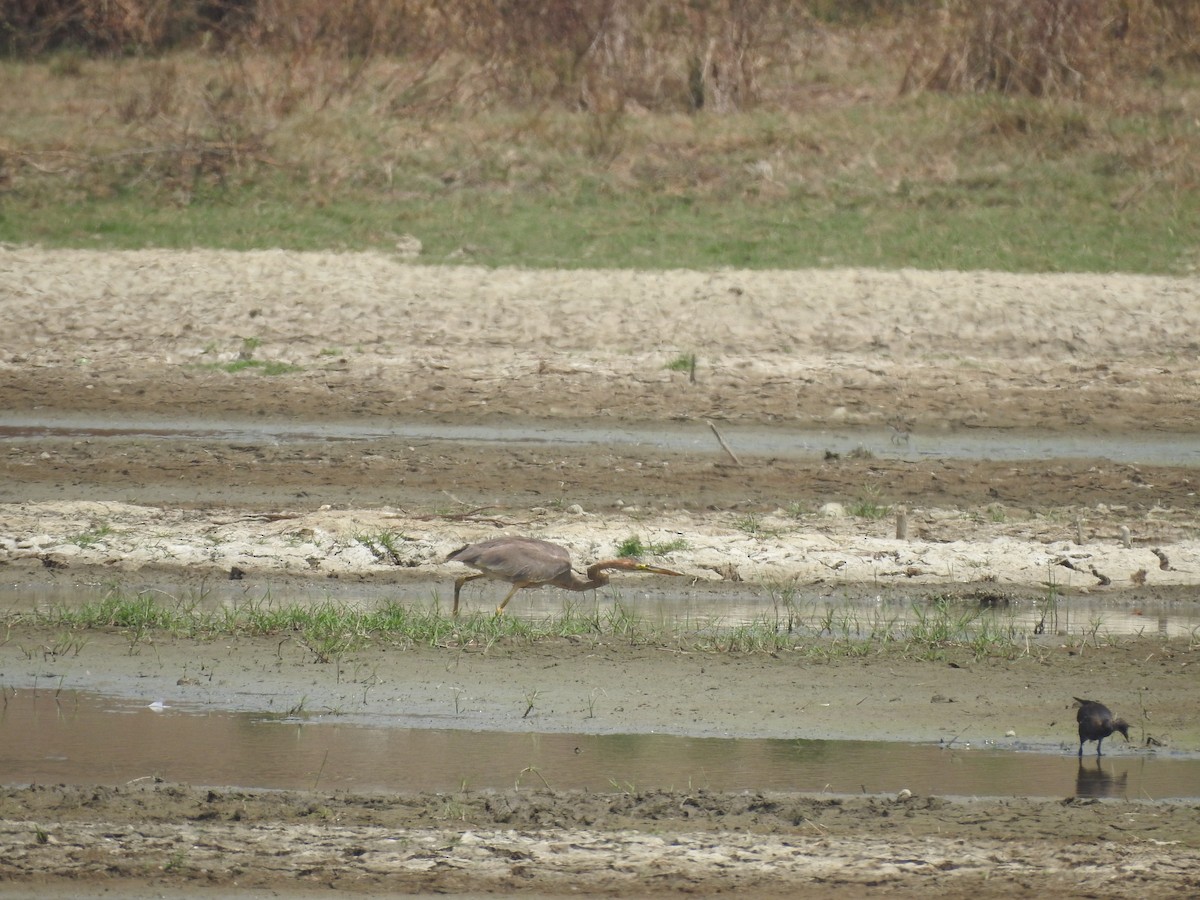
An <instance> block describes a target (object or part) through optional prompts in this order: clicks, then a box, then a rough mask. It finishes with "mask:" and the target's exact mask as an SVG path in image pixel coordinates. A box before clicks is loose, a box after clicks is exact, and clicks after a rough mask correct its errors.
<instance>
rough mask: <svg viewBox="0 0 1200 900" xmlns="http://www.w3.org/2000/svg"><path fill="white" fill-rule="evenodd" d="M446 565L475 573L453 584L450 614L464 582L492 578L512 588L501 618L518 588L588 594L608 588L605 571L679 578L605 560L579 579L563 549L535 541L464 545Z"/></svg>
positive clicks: (655, 569)
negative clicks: (454, 564) (458, 565)
mask: <svg viewBox="0 0 1200 900" xmlns="http://www.w3.org/2000/svg"><path fill="white" fill-rule="evenodd" d="M446 561H447V562H460V563H462V564H463V565H467V566H470V567H471V568H472V569H476V570H477V571H476V572H475V573H474V574H471V575H463V576H461V577H459V578H457V579H455V581H454V611H453V615H456V616H457V615H458V596H459V593H460V592H461V591H462V587H463V585H464V584H466V583H467V582H468V581H474V580H475V579H476V578H494V579H496V580H497V581H507V582H508V583H509V584H511V585H512V590H511V591H509V592H508V593H507V594H506V595H505V597H504V599H503V600H501V601H500V605H499V606H497V607H496V615H498V616H499V615H503V613H504V607H506V606H507V605H508V601H509V600H511V599H512V597H513V594H515V593H516V592H517V591H519V590H521V588H534V587H542V586H543V585H547V584H552V585H554V586H555V587H560V588H564V589H565V590H568V591H590V590H592V589H593V588H598V587H603V586H604V585H606V584H608V573H607V571H606V570H607V569H625V570H628V571H631V572H649V573H651V574H654V575H682V574H683V573H682V572H676V571H674V570H672V569H664V568H662V567H661V566H652V565H649V564H648V563H644V562H642V561H641V560H639V559H630V558H623V559H605V560H601V561H600V562H598V563H593V564H592V565H590V566H588V568H587V578H583V577H581V576H580V575H579V573H577V572H576V571H575V570H574V569H573V568H572V567H571V554H570V553H568V552H567V549H566V548H565V547H560V546H558V544H551V543H550V542H549V541H539V540H538V539H537V538H527V537H500V538H493V539H492V540H490V541H480V542H479V543H478V544H467V546H465V547H460V548H459V549H458V550H455V551H454V552H453V553H451V554H450V555H449V556H447V557H446Z"/></svg>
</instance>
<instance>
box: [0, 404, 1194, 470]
mask: <svg viewBox="0 0 1200 900" xmlns="http://www.w3.org/2000/svg"><path fill="white" fill-rule="evenodd" d="M721 433H722V436H723V439H724V440H725V441H726V443H727V444H728V445H729V446H730V448H731V449H732V450H733V451H734V452H735V453H737V454H739V455H741V454H745V455H746V456H748V457H749V456H773V457H780V458H785V459H787V458H803V457H811V456H816V455H821V454H824V453H825V452H827V451H828V452H833V453H849V452H851V451H854V450H859V449H863V450H869V451H871V452H872V453H875V454H878V455H881V456H899V457H909V458H922V457H936V458H952V459H971V460H977V459H991V460H1030V459H1073V458H1093V457H1096V458H1102V459H1109V460H1112V461H1113V462H1121V463H1136V464H1141V465H1172V466H1176V465H1179V466H1189V465H1200V442H1197V441H1196V440H1195V438H1194V436H1192V435H1173V434H1144V433H1143V434H1137V435H1133V436H1124V435H1096V434H1075V433H1071V432H1066V433H1053V434H1052V433H1045V432H1032V431H1017V430H1013V429H979V430H974V431H948V430H947V431H929V432H922V433H920V434H916V435H911V434H898V433H895V432H893V431H890V430H879V429H866V428H862V429H851V428H847V429H799V428H797V429H788V428H784V427H771V428H762V427H758V426H753V425H737V424H733V423H726V424H723V425H722V426H721ZM133 435H137V436H144V437H151V438H153V437H162V438H170V439H173V440H185V439H189V438H191V439H196V440H217V439H219V440H235V441H239V442H247V443H257V444H272V443H288V442H295V441H314V440H318V441H320V440H325V441H352V440H374V439H381V438H392V439H402V440H413V441H453V442H455V443H464V442H467V443H481V444H494V443H504V444H537V445H539V446H543V447H545V446H547V445H549V446H554V445H560V446H571V445H574V446H578V445H587V444H595V445H599V446H620V445H626V446H628V445H636V446H639V447H653V448H656V449H659V450H662V451H670V452H689V453H695V452H712V453H716V454H719V453H721V449H720V447H719V445H718V444H717V442H716V439H715V437H714V435H713V433H712V432H711V431H710V430H709V428H708V427H707V426H706V425H705V424H704V423H702V422H694V423H685V424H670V423H655V424H654V425H653V426H638V425H632V424H627V425H618V426H613V427H604V428H596V427H594V426H584V425H579V424H572V423H569V424H560V423H557V422H552V421H538V420H531V421H527V422H520V423H515V424H488V425H472V424H458V423H435V424H427V423H417V422H407V423H406V422H397V421H394V420H387V421H380V422H378V423H374V424H371V423H366V424H362V423H354V424H336V423H332V424H331V423H311V422H307V423H304V424H302V425H286V424H270V425H267V424H262V423H256V422H232V421H228V422H227V421H208V420H205V421H189V420H179V419H165V418H164V419H145V420H134V419H131V420H128V421H126V422H124V423H122V425H121V427H120V428H114V427H113V425H112V422H111V420H107V419H102V418H100V419H98V418H94V417H89V416H79V415H55V416H48V417H36V418H34V417H29V416H13V415H2V414H0V440H5V441H19V440H30V439H37V438H39V437H50V436H53V437H79V438H89V439H92V440H102V439H104V438H106V437H128V436H133Z"/></svg>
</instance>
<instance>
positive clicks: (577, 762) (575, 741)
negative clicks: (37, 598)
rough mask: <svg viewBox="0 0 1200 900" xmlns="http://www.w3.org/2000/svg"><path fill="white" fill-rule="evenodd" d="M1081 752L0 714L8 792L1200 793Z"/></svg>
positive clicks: (1125, 761) (211, 716)
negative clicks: (155, 781)
mask: <svg viewBox="0 0 1200 900" xmlns="http://www.w3.org/2000/svg"><path fill="white" fill-rule="evenodd" d="M1073 749H1074V748H1073V747H1072V748H1066V747H1063V748H1053V749H1052V748H1046V747H1043V748H1020V747H1018V748H1016V749H1001V748H996V747H979V748H973V747H970V746H969V745H956V746H955V747H954V748H942V747H939V746H936V745H919V744H918V745H914V744H897V743H886V742H874V741H806V740H765V739H747V738H686V737H676V736H667V735H654V734H649V735H628V734H612V735H577V734H576V735H573V734H540V733H526V734H514V733H504V732H473V731H456V730H448V729H446V730H443V729H409V728H402V727H378V726H363V725H350V724H345V723H339V722H337V721H336V720H328V719H323V718H315V717H313V718H303V719H298V718H288V717H280V716H266V715H263V714H261V713H254V714H252V713H230V712H223V711H211V710H198V709H188V708H173V707H163V708H158V707H157V706H156V707H150V706H146V705H144V704H142V703H134V702H131V701H124V700H120V699H115V698H112V697H106V696H103V695H98V694H93V693H88V692H82V691H50V690H27V691H17V692H16V693H15V694H14V693H9V694H7V696H6V701H5V703H4V706H3V708H2V709H0V771H2V772H3V773H4V774H3V778H4V781H5V782H6V783H8V784H27V783H52V784H58V783H64V784H90V783H106V784H123V783H127V782H133V781H137V780H139V779H149V778H162V779H165V780H168V781H177V782H184V783H189V784H196V785H216V786H227V787H246V788H273V789H292V790H299V789H322V790H349V791H358V792H388V791H457V790H462V789H464V788H466V789H472V790H481V789H510V788H522V789H529V790H536V789H542V788H545V787H550V788H553V789H555V790H567V789H582V790H590V791H613V790H617V791H626V790H628V791H640V790H651V789H679V790H695V789H701V788H704V789H711V790H720V791H757V790H780V791H802V792H815V793H820V792H827V793H837V794H847V793H860V792H865V793H883V794H891V793H895V792H898V791H900V790H903V789H905V788H907V789H908V790H911V791H913V792H914V793H917V794H939V795H943V796H947V795H950V796H1000V797H1012V796H1029V797H1066V796H1071V795H1076V796H1085V797H1116V798H1129V799H1149V800H1165V799H1190V798H1196V797H1200V757H1197V758H1189V757H1185V756H1180V755H1177V754H1150V753H1145V752H1140V751H1134V750H1130V749H1128V748H1126V747H1125V746H1123V745H1120V744H1118V745H1117V746H1116V747H1114V748H1113V749H1112V751H1111V755H1106V756H1105V757H1103V758H1101V759H1097V758H1096V757H1095V756H1094V755H1088V756H1085V757H1084V758H1083V759H1082V760H1079V759H1077V758H1076V756H1075V755H1074V753H1073V752H1071V751H1072V750H1073ZM1035 750H1040V751H1041V752H1033V751H1035Z"/></svg>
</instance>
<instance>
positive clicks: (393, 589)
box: [0, 575, 1200, 639]
mask: <svg viewBox="0 0 1200 900" xmlns="http://www.w3.org/2000/svg"><path fill="white" fill-rule="evenodd" d="M113 590H114V587H113V585H112V584H111V583H99V582H96V583H87V582H75V581H71V580H69V579H64V580H62V581H59V582H47V581H43V580H33V579H30V580H24V581H22V580H17V581H0V610H9V611H14V612H25V611H33V610H50V609H78V608H80V607H82V606H84V605H87V604H92V603H98V602H100V601H101V600H103V599H104V598H105V597H106V596H108V595H109V594H110V592H112V591H113ZM119 592H120V593H121V595H123V596H128V597H132V596H137V595H139V594H142V593H148V594H149V595H151V596H152V597H153V598H154V599H155V600H156V601H157V602H158V603H159V604H161V605H163V606H166V607H168V608H169V607H171V606H172V605H173V604H177V603H178V604H181V605H183V606H184V607H187V608H195V609H197V610H200V611H205V612H214V611H217V610H219V609H231V608H234V607H236V606H238V605H240V604H247V603H252V604H255V605H260V604H263V603H266V604H268V605H269V604H276V605H279V606H292V605H297V606H306V605H310V604H318V603H325V602H330V601H334V602H338V603H341V604H345V605H348V606H353V607H358V608H362V609H371V608H376V607H379V606H382V605H385V604H388V603H399V604H401V605H406V606H412V605H415V606H420V607H431V608H432V607H433V606H434V605H435V604H437V605H438V606H439V607H440V609H441V611H442V612H443V613H445V612H446V611H447V606H448V602H449V600H450V596H449V595H450V594H451V593H452V585H451V582H450V580H449V579H447V578H440V579H439V578H436V577H433V578H422V577H420V576H418V575H414V576H413V577H407V578H406V579H405V581H404V583H403V584H375V585H372V584H365V583H361V582H359V583H340V582H329V581H321V582H302V583H288V584H280V585H273V584H272V583H271V582H270V581H269V580H264V579H245V580H241V581H229V580H213V581H210V582H204V583H203V584H202V585H197V583H196V582H195V581H192V582H190V583H184V582H172V581H170V580H160V581H156V582H154V583H138V582H137V581H136V576H132V575H126V577H125V578H124V579H123V580H122V582H121V584H120V586H119ZM504 593H505V590H504V588H503V586H501V585H497V584H494V583H487V582H482V583H479V584H476V585H468V586H467V587H466V589H465V590H464V591H463V595H462V601H463V610H464V611H465V612H466V613H471V612H474V611H479V610H481V611H484V612H490V611H491V610H492V609H494V608H495V604H496V603H498V602H499V601H500V600H501V599H502V598H503V596H504ZM932 593H935V591H934V590H933V589H932V588H930V587H929V586H925V587H924V588H921V589H918V590H914V589H907V588H894V587H890V586H889V587H884V588H881V589H879V590H873V589H870V588H867V587H856V588H854V589H845V590H841V589H834V590H830V589H829V588H823V589H815V588H814V589H813V590H811V591H805V590H801V591H799V592H797V594H796V596H795V597H794V598H793V599H792V601H791V602H790V604H783V603H779V602H776V600H774V599H773V598H772V597H771V595H770V592H769V591H768V590H767V589H765V588H763V587H762V586H761V585H755V584H750V583H744V582H743V583H734V582H729V583H720V584H718V585H696V586H691V587H679V586H677V585H675V584H673V583H672V582H669V581H668V582H665V583H664V584H663V585H662V586H656V587H654V588H637V587H634V586H624V587H621V588H617V587H609V588H605V589H603V590H601V591H599V592H596V593H588V594H582V595H579V594H566V593H564V592H562V591H558V590H554V589H552V588H548V589H545V590H535V591H522V592H520V593H518V594H517V595H516V596H515V597H513V599H512V602H511V603H509V605H508V607H507V608H506V609H505V615H507V616H510V617H515V618H523V619H528V620H531V621H540V620H544V619H548V618H555V617H561V616H562V615H563V614H564V610H565V609H566V608H567V607H566V604H568V603H569V604H570V605H571V609H572V610H573V612H574V613H575V614H576V615H579V616H599V617H600V618H601V619H602V620H603V619H604V618H605V617H606V616H607V615H609V614H611V613H613V612H614V611H615V610H616V605H617V604H618V603H620V604H621V606H622V608H623V609H624V610H625V611H626V612H627V613H628V614H630V615H633V616H636V617H637V618H638V619H639V620H640V621H641V622H643V623H645V624H646V626H647V627H661V628H665V629H671V630H680V629H682V630H705V629H709V630H711V629H731V628H738V627H741V626H749V625H759V626H761V625H770V626H772V627H776V628H778V629H779V630H782V631H786V630H788V629H789V628H790V629H791V630H792V631H793V633H796V634H798V635H801V636H813V637H816V636H820V635H822V634H824V635H829V634H832V635H833V636H835V637H838V638H846V639H852V638H855V637H861V638H868V637H871V636H872V635H875V636H879V635H880V634H881V632H882V631H883V630H885V629H890V630H892V631H893V632H894V633H896V634H897V635H898V634H902V633H904V632H905V631H907V630H908V629H910V628H911V627H912V626H913V625H914V624H916V623H918V622H919V620H920V619H921V617H922V616H923V615H929V601H928V600H927V596H928V595H930V594H932ZM949 609H950V612H949V616H950V617H952V618H954V619H963V620H964V621H966V625H965V628H967V629H969V630H971V631H973V632H977V631H979V630H980V629H983V628H988V629H992V630H993V631H994V630H996V629H1000V630H1002V631H1003V633H1005V634H1007V633H1009V630H1010V629H1011V630H1012V633H1014V634H1015V635H1018V636H1019V635H1024V634H1032V633H1033V632H1034V629H1035V627H1036V626H1037V625H1038V624H1039V623H1041V622H1042V620H1043V617H1045V623H1044V630H1045V633H1046V634H1047V635H1061V636H1068V635H1070V636H1086V637H1090V638H1091V637H1095V638H1099V639H1103V638H1104V637H1105V636H1109V635H1111V636H1119V635H1143V634H1158V635H1161V636H1163V637H1188V636H1191V635H1193V634H1197V633H1200V604H1198V603H1196V602H1195V597H1194V592H1192V591H1191V589H1185V590H1181V591H1180V592H1179V598H1178V599H1165V598H1162V597H1156V598H1154V599H1148V598H1146V597H1139V596H1137V595H1129V594H1124V593H1123V594H1121V595H1120V596H1119V597H1105V596H1103V595H1100V594H1095V595H1088V596H1071V597H1067V598H1060V599H1059V600H1058V601H1057V603H1056V604H1054V605H1053V606H1050V607H1047V605H1046V603H1045V602H1044V601H1043V600H1033V599H1026V600H1022V599H1014V600H1012V601H1011V602H1009V603H1007V604H1006V605H1001V606H995V607H993V606H987V605H982V604H981V603H979V602H978V601H969V600H963V601H958V602H955V603H953V604H952V605H951V606H950V608H949ZM825 626H829V627H828V628H826V627H825Z"/></svg>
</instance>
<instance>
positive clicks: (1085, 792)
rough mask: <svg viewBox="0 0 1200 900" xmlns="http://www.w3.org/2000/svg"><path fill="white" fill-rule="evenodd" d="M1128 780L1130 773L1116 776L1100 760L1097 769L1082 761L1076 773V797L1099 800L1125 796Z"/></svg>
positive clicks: (1097, 762) (1097, 760)
mask: <svg viewBox="0 0 1200 900" xmlns="http://www.w3.org/2000/svg"><path fill="white" fill-rule="evenodd" d="M1128 778H1129V773H1128V772H1122V773H1121V774H1120V775H1114V774H1113V773H1112V770H1111V769H1108V770H1106V769H1105V768H1104V765H1103V764H1102V763H1101V762H1100V760H1099V759H1098V758H1097V759H1096V766H1095V768H1091V767H1089V766H1088V765H1087V764H1086V763H1085V762H1084V761H1083V760H1082V759H1081V760H1079V771H1078V772H1076V773H1075V796H1076V797H1094V798H1097V799H1103V798H1105V797H1121V796H1124V794H1125V782H1126V781H1127V780H1128Z"/></svg>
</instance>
